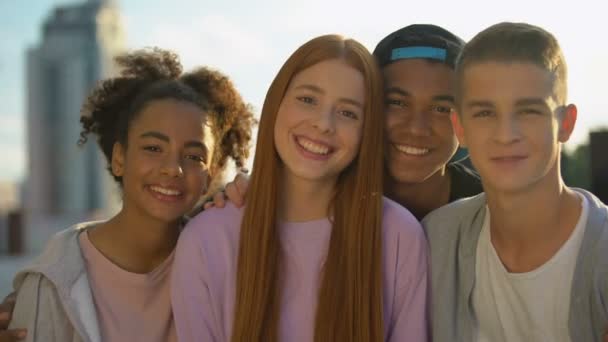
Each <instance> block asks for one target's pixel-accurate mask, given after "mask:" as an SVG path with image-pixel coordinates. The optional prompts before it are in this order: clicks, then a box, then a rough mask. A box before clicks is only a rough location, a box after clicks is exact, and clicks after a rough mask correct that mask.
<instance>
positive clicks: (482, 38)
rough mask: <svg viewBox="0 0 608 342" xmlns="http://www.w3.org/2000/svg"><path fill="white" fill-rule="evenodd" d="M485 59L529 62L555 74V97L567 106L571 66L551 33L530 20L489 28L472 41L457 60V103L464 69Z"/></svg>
mask: <svg viewBox="0 0 608 342" xmlns="http://www.w3.org/2000/svg"><path fill="white" fill-rule="evenodd" d="M483 62H505V63H513V62H527V63H533V64H535V65H537V66H539V67H540V68H542V69H544V70H547V71H548V72H550V73H551V74H552V76H553V97H554V99H555V100H556V101H557V103H558V104H560V105H564V104H565V102H566V98H567V93H568V89H567V74H568V70H567V66H566V59H565V58H564V54H563V53H562V49H561V47H560V45H559V43H558V41H557V39H556V38H555V36H553V35H552V34H551V33H549V32H548V31H546V30H544V29H543V28H540V27H538V26H534V25H530V24H526V23H509V22H504V23H500V24H496V25H493V26H490V27H488V28H487V29H485V30H483V31H481V32H480V33H478V34H477V35H476V36H475V37H473V39H471V41H469V42H468V43H467V44H466V45H465V47H464V49H463V50H462V52H461V53H460V55H459V57H458V59H457V60H456V89H457V102H458V103H460V100H459V99H460V98H461V97H462V86H463V83H462V81H463V78H464V71H465V70H466V68H467V67H470V66H471V65H474V64H478V63H483Z"/></svg>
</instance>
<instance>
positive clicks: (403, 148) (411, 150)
mask: <svg viewBox="0 0 608 342" xmlns="http://www.w3.org/2000/svg"><path fill="white" fill-rule="evenodd" d="M393 146H395V148H396V149H397V150H398V151H399V152H403V153H405V154H409V155H412V156H424V155H427V154H428V153H429V151H430V150H429V149H428V148H420V147H414V146H409V145H397V144H393Z"/></svg>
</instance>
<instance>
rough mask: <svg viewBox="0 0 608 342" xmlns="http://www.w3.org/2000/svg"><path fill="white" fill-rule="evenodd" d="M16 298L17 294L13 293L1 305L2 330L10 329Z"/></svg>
mask: <svg viewBox="0 0 608 342" xmlns="http://www.w3.org/2000/svg"><path fill="white" fill-rule="evenodd" d="M16 297H17V294H16V293H15V292H13V293H11V294H9V295H8V296H6V298H4V301H3V302H2V303H0V330H5V329H6V328H7V327H8V323H9V322H10V321H11V316H12V314H13V309H14V308H15V299H16Z"/></svg>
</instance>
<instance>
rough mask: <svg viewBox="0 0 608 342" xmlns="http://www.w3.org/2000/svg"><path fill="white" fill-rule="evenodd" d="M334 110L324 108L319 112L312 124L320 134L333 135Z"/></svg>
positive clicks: (334, 125) (328, 107) (327, 107)
mask: <svg viewBox="0 0 608 342" xmlns="http://www.w3.org/2000/svg"><path fill="white" fill-rule="evenodd" d="M335 110H336V109H335V108H334V107H333V106H326V107H323V108H321V109H320V110H319V112H318V115H316V117H315V120H314V122H313V126H314V127H315V128H317V129H318V130H319V131H321V132H322V133H333V132H335V130H336V118H335Z"/></svg>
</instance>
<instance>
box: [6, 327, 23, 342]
mask: <svg viewBox="0 0 608 342" xmlns="http://www.w3.org/2000/svg"><path fill="white" fill-rule="evenodd" d="M25 336H27V330H26V329H11V330H2V331H0V342H15V341H21V340H23V339H24V338H25Z"/></svg>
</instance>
